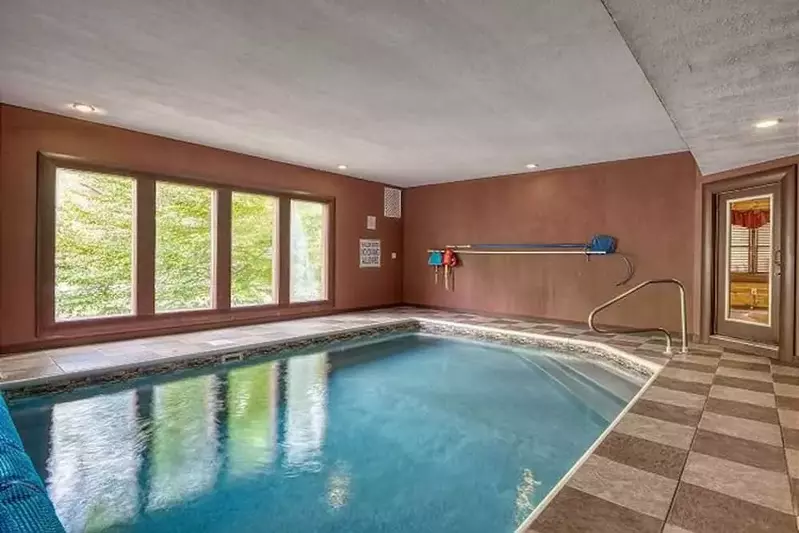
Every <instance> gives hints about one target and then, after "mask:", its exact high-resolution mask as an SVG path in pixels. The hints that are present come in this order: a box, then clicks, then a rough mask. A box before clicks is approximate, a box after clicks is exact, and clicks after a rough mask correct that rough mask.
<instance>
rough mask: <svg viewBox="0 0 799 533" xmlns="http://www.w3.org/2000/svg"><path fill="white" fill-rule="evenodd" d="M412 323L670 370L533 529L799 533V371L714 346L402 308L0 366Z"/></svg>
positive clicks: (2, 369)
mask: <svg viewBox="0 0 799 533" xmlns="http://www.w3.org/2000/svg"><path fill="white" fill-rule="evenodd" d="M409 315H410V316H429V317H431V318H439V319H445V320H450V321H456V322H462V323H468V324H476V325H482V326H491V327H496V328H502V329H508V330H515V331H529V332H536V333H544V334H548V335H553V336H558V337H569V338H578V339H586V340H594V341H597V340H600V341H601V342H604V343H606V344H609V345H612V346H615V347H617V348H620V349H622V350H625V351H628V352H629V353H633V354H635V355H638V356H641V357H645V358H647V359H649V360H651V361H654V362H656V363H659V364H661V365H665V367H664V368H663V370H662V371H661V373H660V374H659V376H658V377H657V379H656V381H655V382H654V384H653V385H652V386H651V387H650V388H649V389H648V390H647V391H646V392H645V393H644V394H643V396H642V397H641V398H640V399H639V400H638V401H637V402H636V403H635V404H634V405H633V406H632V408H631V409H630V411H629V412H628V413H627V414H626V415H625V416H624V417H623V418H622V419H621V420H620V422H619V424H618V425H617V426H616V427H615V428H614V429H613V431H611V432H610V433H609V434H608V436H607V438H605V439H604V441H603V442H602V443H601V444H600V445H599V446H598V447H597V448H596V450H595V451H594V453H593V454H592V455H591V456H590V457H589V458H588V459H587V460H586V462H585V463H584V464H583V465H582V466H581V467H580V468H579V469H578V470H577V472H576V473H575V475H574V476H573V477H572V478H571V479H570V480H569V481H568V482H567V484H566V485H565V486H564V488H563V489H562V490H561V491H560V492H559V493H557V495H556V496H555V497H554V499H553V500H552V501H551V502H550V503H549V505H548V506H547V507H546V508H544V510H543V512H542V513H541V514H540V515H539V516H538V518H537V519H536V520H535V521H534V522H533V524H532V525H531V526H530V528H529V529H528V531H529V532H536V533H548V532H581V531H585V532H593V533H603V532H613V533H624V532H636V533H646V532H650V531H651V532H660V531H663V532H666V533H686V532H688V533H690V532H693V533H710V532H725V533H727V532H729V533H734V532H755V531H758V532H759V531H771V532H783V531H793V532H796V531H797V525H796V524H797V521H796V509H797V504H796V497H797V495H799V367H794V366H786V365H782V364H779V363H777V362H774V361H770V360H768V359H766V358H762V357H756V356H752V355H747V354H742V353H734V352H731V351H726V350H722V349H721V348H719V347H715V346H708V345H694V346H692V347H691V353H690V355H688V356H687V357H679V356H678V357H676V358H674V359H672V360H669V359H667V358H666V357H664V356H663V354H662V351H663V341H662V339H661V338H659V337H657V336H638V335H628V334H619V335H607V336H606V335H599V334H596V333H592V332H590V331H588V330H587V329H586V328H585V327H582V326H580V325H576V324H563V323H555V322H550V321H531V320H512V319H496V318H489V317H483V316H478V315H474V314H467V313H450V312H444V311H433V310H425V309H416V308H408V307H403V308H396V309H389V310H381V311H371V312H365V313H351V314H346V315H336V316H332V317H323V318H315V319H309V320H302V321H290V322H281V323H274V324H263V325H258V326H246V327H241V328H229V329H223V330H215V331H211V332H208V331H206V332H198V333H189V334H181V335H173V336H168V337H156V338H152V339H138V340H134V341H124V342H118V343H113V344H104V345H94V346H85V347H81V348H67V349H64V350H50V351H47V352H36V353H31V354H23V355H15V356H11V357H6V358H0V373H3V374H4V376H5V377H6V379H9V378H10V379H41V378H47V377H48V376H60V377H63V376H64V375H69V374H70V373H73V372H81V371H85V370H86V369H87V368H108V367H109V366H110V365H112V364H113V362H114V361H116V362H118V361H120V360H124V361H130V359H131V358H138V359H141V360H142V361H147V362H151V361H154V360H157V359H158V358H159V357H164V358H165V357H172V356H174V355H175V353H178V352H179V353H181V354H188V355H189V356H192V355H202V354H203V351H207V350H210V349H217V350H218V347H219V345H220V343H223V344H224V343H226V342H227V343H229V344H230V346H231V348H235V347H237V346H241V345H242V343H244V342H251V341H257V340H260V339H278V338H286V337H290V336H292V335H297V334H298V332H307V331H308V330H309V328H311V330H313V331H314V332H325V331H337V330H341V329H346V328H347V327H352V326H353V325H359V326H362V325H370V324H377V323H385V322H386V321H390V320H393V319H396V318H398V317H404V316H409ZM234 344H235V345H236V346H234ZM138 359H137V360H138ZM70 365H72V366H70Z"/></svg>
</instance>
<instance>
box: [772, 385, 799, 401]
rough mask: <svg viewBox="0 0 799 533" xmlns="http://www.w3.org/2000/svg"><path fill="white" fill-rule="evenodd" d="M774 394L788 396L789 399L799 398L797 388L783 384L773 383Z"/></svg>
mask: <svg viewBox="0 0 799 533" xmlns="http://www.w3.org/2000/svg"><path fill="white" fill-rule="evenodd" d="M774 392H775V393H776V394H777V395H779V396H790V397H791V398H799V386H797V385H786V384H785V383H775V384H774Z"/></svg>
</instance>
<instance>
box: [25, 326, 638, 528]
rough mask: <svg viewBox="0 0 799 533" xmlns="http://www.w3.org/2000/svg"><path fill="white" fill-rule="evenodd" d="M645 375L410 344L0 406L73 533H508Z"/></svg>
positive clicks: (459, 346)
mask: <svg viewBox="0 0 799 533" xmlns="http://www.w3.org/2000/svg"><path fill="white" fill-rule="evenodd" d="M645 379H646V377H645V376H640V375H636V374H633V373H630V372H625V371H623V370H621V369H617V368H615V367H611V366H609V365H603V364H598V363H596V362H592V361H590V360H587V359H584V358H581V357H577V356H574V355H568V354H566V353H558V352H554V351H549V350H543V349H536V348H530V347H526V348H516V347H508V346H502V345H499V344H489V343H483V342H473V341H466V340H458V339H454V338H448V337H438V336H431V335H424V334H404V335H392V336H386V337H381V338H378V339H376V340H374V339H373V341H372V342H368V343H363V342H361V343H350V344H344V345H340V346H337V347H336V348H335V349H332V350H327V351H322V352H319V351H317V352H312V353H309V352H305V353H301V354H299V355H294V356H292V357H288V358H278V359H269V360H266V359H264V358H261V359H260V360H259V359H257V358H256V359H254V360H250V361H248V362H245V363H237V364H227V365H222V366H216V367H212V368H205V369H194V370H187V371H182V372H178V373H175V374H170V375H166V376H165V375H162V376H151V377H141V378H137V379H134V380H132V381H127V382H124V383H116V384H110V385H103V386H93V387H88V388H83V389H79V390H76V391H72V392H68V393H61V394H56V395H51V396H41V397H31V398H23V399H18V400H14V401H12V402H10V408H11V413H12V416H13V419H14V422H15V424H16V426H17V428H18V430H19V433H20V435H21V437H22V440H23V442H24V444H25V448H26V450H27V452H28V454H29V455H30V456H31V458H32V460H33V462H34V465H35V467H36V469H37V471H38V472H39V474H40V475H41V477H42V479H43V480H44V482H45V484H46V487H47V491H48V494H49V496H50V498H51V499H52V501H53V504H54V506H55V509H56V511H57V514H58V516H59V518H60V519H61V521H62V523H63V524H64V527H65V529H66V530H67V531H68V532H70V533H75V532H101V531H102V532H105V531H114V532H139V531H141V532H145V531H146V532H167V531H169V532H174V531H204V532H227V531H242V532H243V531H316V532H328V531H329V532H333V531H348V532H352V533H358V532H377V531H383V532H391V531H416V532H426V531H430V532H433V531H458V532H475V533H485V532H507V533H510V532H513V531H514V530H515V529H516V528H517V527H518V526H519V525H520V524H521V523H522V522H523V521H524V520H525V519H526V518H527V517H528V516H529V514H530V513H531V512H532V511H533V509H534V508H535V506H536V504H538V503H539V502H540V501H541V500H542V499H543V498H544V497H545V496H546V495H547V493H549V491H550V490H551V489H552V488H553V487H555V485H556V484H557V483H558V481H559V480H560V479H561V478H562V477H563V476H564V475H565V474H566V473H567V472H568V471H569V470H570V468H571V467H572V466H573V465H574V464H575V462H576V461H577V460H578V459H579V458H580V457H581V456H582V455H583V454H584V453H585V451H586V450H587V449H588V448H589V447H590V446H591V445H592V443H593V442H594V441H595V440H596V439H597V437H599V436H600V434H602V432H603V431H604V430H605V429H606V428H607V427H608V426H609V424H610V423H611V422H612V421H613V420H614V419H615V418H616V417H617V416H618V414H619V413H620V412H621V411H622V410H623V409H624V407H625V405H627V403H628V402H629V401H630V400H631V399H632V397H633V396H634V395H635V394H636V393H637V392H638V391H639V389H640V388H641V387H642V386H643V384H644V382H645Z"/></svg>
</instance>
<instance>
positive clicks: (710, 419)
mask: <svg viewBox="0 0 799 533" xmlns="http://www.w3.org/2000/svg"><path fill="white" fill-rule="evenodd" d="M699 427H700V428H701V429H705V430H707V431H715V432H716V433H722V434H724V435H730V436H731V437H738V438H740V439H748V440H753V441H757V442H762V443H764V444H771V445H772V446H782V434H781V433H780V428H779V426H777V425H774V424H766V423H765V422H757V421H755V420H747V419H745V418H737V417H732V416H725V415H719V414H716V413H711V412H709V411H705V412H704V413H703V414H702V419H701V420H700V421H699Z"/></svg>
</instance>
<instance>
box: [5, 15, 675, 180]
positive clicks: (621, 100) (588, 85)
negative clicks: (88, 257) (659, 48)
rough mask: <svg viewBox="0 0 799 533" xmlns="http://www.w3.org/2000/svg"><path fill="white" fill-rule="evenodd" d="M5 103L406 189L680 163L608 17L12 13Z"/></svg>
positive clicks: (663, 118)
mask: <svg viewBox="0 0 799 533" xmlns="http://www.w3.org/2000/svg"><path fill="white" fill-rule="evenodd" d="M0 99H2V100H3V101H4V102H6V103H10V104H15V105H21V106H24V107H30V108H35V109H41V110H45V111H52V112H56V113H62V114H69V113H70V112H69V110H67V109H66V108H65V105H66V104H67V103H69V102H73V101H81V102H88V103H90V104H93V105H95V106H99V107H101V108H104V109H107V111H108V113H107V115H105V116H103V117H92V118H91V119H92V120H97V121H100V122H105V123H109V124H114V125H120V126H124V127H128V128H131V129H134V130H140V131H145V132H150V133H156V134H160V135H165V136H168V137H173V138H177V139H184V140H189V141H194V142H198V143H202V144H207V145H211V146H216V147H221V148H227V149H230V150H234V151H238V152H244V153H249V154H254V155H259V156H264V157H268V158H273V159H278V160H282V161H289V162H294V163H298V164H301V165H306V166H310V167H314V168H322V169H328V170H333V171H336V170H335V167H336V166H337V165H338V164H346V165H349V169H348V170H347V171H345V173H348V174H352V175H355V176H360V177H364V178H367V179H375V180H380V181H385V182H388V183H392V184H396V185H401V186H411V185H418V184H425V183H433V182H440V181H452V180H461V179H468V178H474V177H481V176H490V175H497V174H507V173H514V172H525V171H526V169H525V168H524V165H525V164H526V163H530V162H533V163H538V164H539V165H540V167H541V168H553V167H564V166H571V165H579V164H584V163H592V162H598V161H608V160H615V159H624V158H631V157H637V156H645V155H654V154H660V153H667V152H675V151H680V150H684V149H685V145H684V143H683V141H682V139H681V138H680V136H679V135H678V133H677V132H676V130H675V129H674V126H673V124H672V122H671V120H670V118H669V116H668V115H667V113H666V112H665V110H664V109H663V107H662V105H661V104H660V102H659V100H658V99H657V96H656V95H655V93H654V91H653V90H652V88H651V87H650V85H649V83H648V82H647V80H646V78H645V77H644V75H643V73H642V72H641V70H640V68H639V66H638V64H637V63H636V61H635V59H634V57H633V55H632V54H631V53H630V51H629V49H628V48H627V46H626V45H625V43H624V40H623V39H622V37H621V35H620V34H619V33H618V31H617V30H616V28H615V26H614V24H613V21H612V19H611V18H610V16H609V15H608V13H607V11H606V10H605V8H604V6H603V5H602V3H601V2H600V1H599V0H536V1H530V0H495V1H485V0H339V1H330V0H303V1H293V2H285V1H276V0H271V1H263V0H237V1H222V0H184V1H182V2H164V1H163V0H136V1H131V0H73V1H71V2H66V3H65V2H63V1H59V0H3V1H2V2H0Z"/></svg>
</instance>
